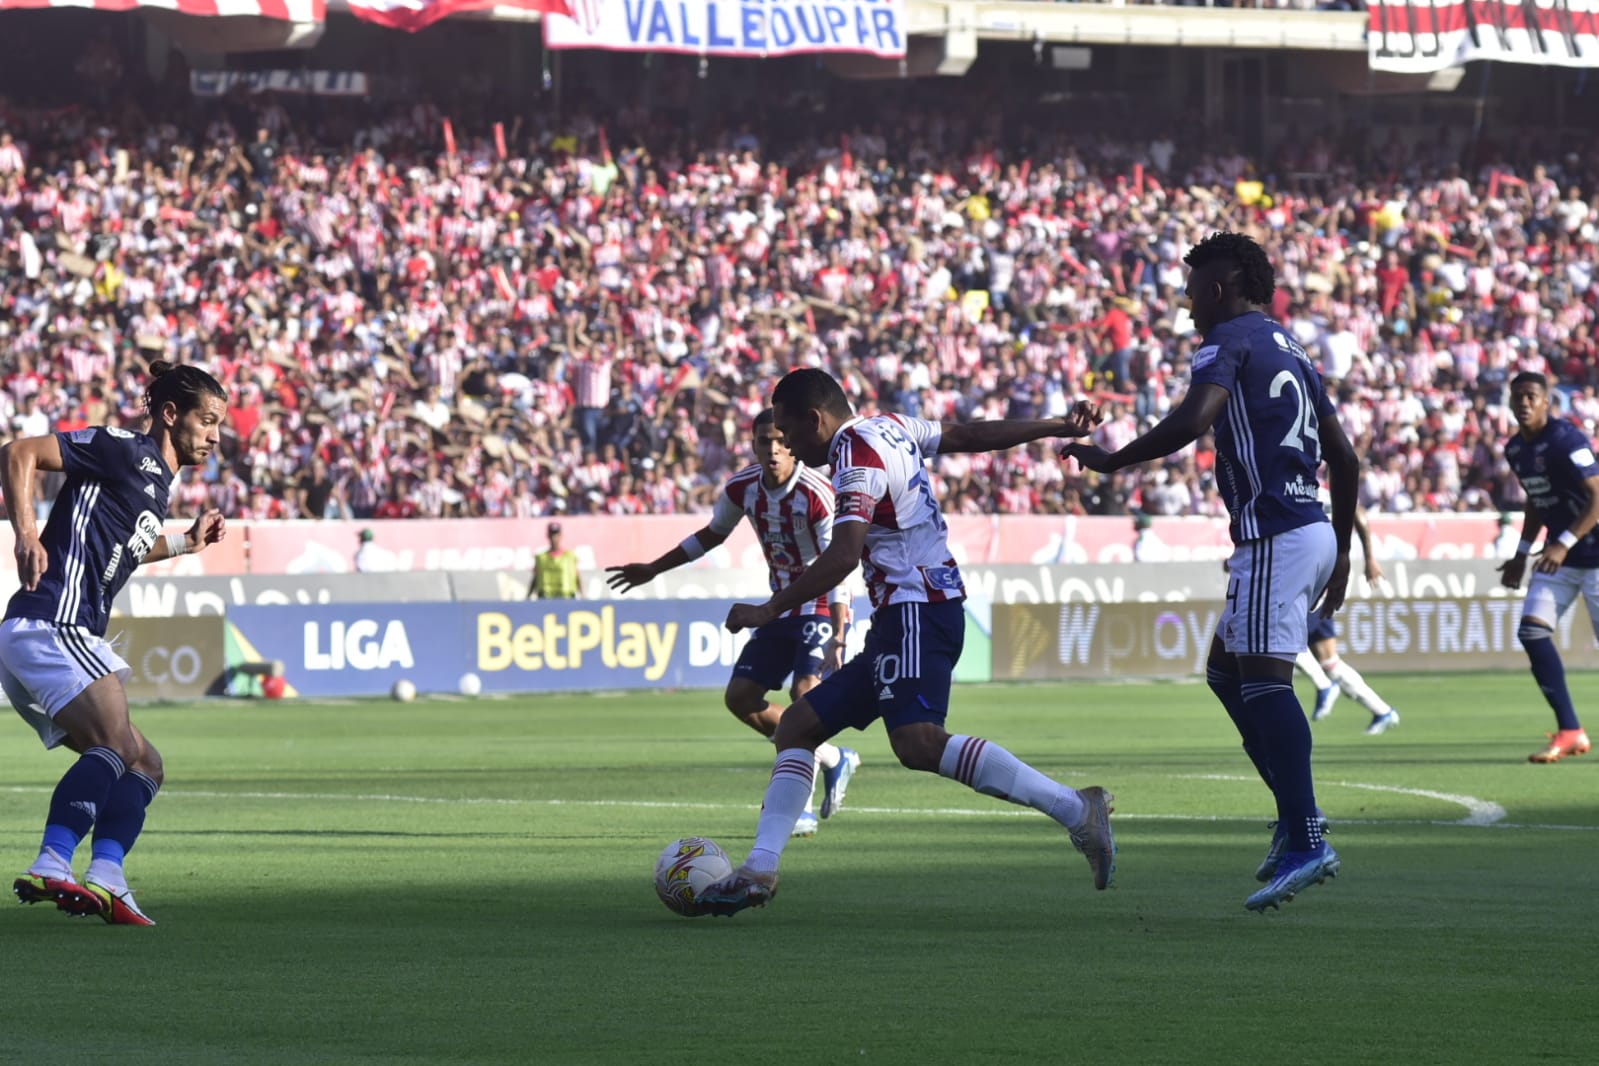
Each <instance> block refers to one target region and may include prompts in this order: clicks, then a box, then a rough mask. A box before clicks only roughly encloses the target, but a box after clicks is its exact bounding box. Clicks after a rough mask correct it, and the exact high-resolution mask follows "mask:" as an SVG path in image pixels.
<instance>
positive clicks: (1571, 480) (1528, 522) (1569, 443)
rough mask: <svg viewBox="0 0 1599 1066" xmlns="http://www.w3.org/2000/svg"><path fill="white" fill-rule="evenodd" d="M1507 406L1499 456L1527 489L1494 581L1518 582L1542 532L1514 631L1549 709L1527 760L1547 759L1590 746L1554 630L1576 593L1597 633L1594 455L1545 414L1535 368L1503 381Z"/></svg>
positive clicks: (1545, 390) (1598, 512)
mask: <svg viewBox="0 0 1599 1066" xmlns="http://www.w3.org/2000/svg"><path fill="white" fill-rule="evenodd" d="M1510 412H1511V414H1513V415H1514V416H1515V418H1516V423H1517V425H1518V426H1519V427H1520V428H1519V430H1518V431H1517V433H1516V435H1515V436H1514V437H1511V438H1510V440H1509V441H1507V442H1506V443H1505V461H1506V462H1508V463H1509V464H1510V469H1511V472H1512V473H1514V474H1515V475H1516V480H1517V481H1519V482H1521V487H1522V488H1523V489H1524V490H1525V491H1526V493H1527V511H1526V516H1525V517H1524V518H1523V519H1522V524H1521V544H1520V546H1519V547H1517V549H1516V554H1515V555H1514V556H1513V557H1512V558H1511V559H1510V560H1509V561H1507V562H1506V563H1505V564H1504V565H1503V566H1501V567H1500V568H1499V570H1500V572H1501V574H1502V575H1503V576H1502V577H1501V578H1500V583H1501V584H1502V585H1504V586H1505V587H1506V588H1511V589H1514V588H1520V587H1521V579H1522V576H1523V575H1524V574H1525V573H1526V571H1527V555H1528V553H1529V552H1531V551H1532V548H1533V544H1534V542H1536V541H1537V539H1538V534H1539V533H1543V534H1544V542H1543V551H1542V552H1541V553H1539V555H1538V561H1537V562H1536V563H1534V564H1533V566H1532V580H1531V581H1530V582H1529V583H1528V585H1527V598H1526V600H1525V601H1524V602H1523V603H1522V607H1521V625H1520V627H1519V628H1518V629H1517V630H1516V636H1517V637H1518V638H1519V639H1520V640H1521V646H1522V648H1524V649H1525V650H1526V652H1527V660H1528V662H1529V663H1530V664H1531V665H1532V677H1533V680H1534V681H1536V682H1538V688H1539V689H1540V690H1541V691H1542V692H1543V696H1544V699H1545V700H1547V701H1548V703H1549V707H1550V709H1551V710H1553V711H1554V712H1555V732H1553V733H1550V734H1549V743H1548V744H1546V745H1545V746H1544V747H1542V748H1540V749H1538V750H1537V751H1535V752H1533V753H1532V754H1531V755H1529V756H1527V760H1528V761H1529V762H1535V763H1552V762H1559V761H1560V760H1561V759H1564V758H1567V757H1568V756H1572V755H1583V754H1586V753H1587V752H1588V750H1589V748H1590V747H1591V746H1592V745H1590V744H1589V742H1588V734H1587V733H1586V732H1585V731H1584V730H1583V728H1582V721H1581V720H1580V719H1579V718H1578V717H1577V708H1576V705H1575V704H1573V703H1572V702H1571V690H1570V689H1569V688H1567V687H1566V667H1565V664H1564V663H1562V662H1561V661H1560V649H1559V648H1557V647H1555V641H1554V635H1555V632H1554V630H1555V623H1556V622H1558V621H1560V616H1561V615H1563V614H1565V613H1566V612H1567V611H1569V610H1570V609H1571V605H1572V604H1573V603H1576V602H1577V597H1579V596H1580V597H1582V601H1583V604H1584V605H1585V606H1586V607H1587V608H1588V618H1589V620H1590V621H1591V622H1592V623H1593V626H1594V631H1595V632H1599V460H1596V459H1595V458H1594V452H1593V442H1592V441H1590V440H1589V439H1588V434H1586V433H1584V432H1583V431H1582V430H1581V429H1580V428H1579V427H1578V426H1577V425H1576V424H1575V423H1573V422H1568V421H1566V420H1565V419H1563V418H1550V417H1549V380H1548V379H1547V378H1545V377H1544V376H1543V375H1542V374H1535V373H1521V374H1517V375H1516V376H1515V377H1513V378H1511V379H1510Z"/></svg>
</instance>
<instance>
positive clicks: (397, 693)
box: [389, 677, 416, 703]
mask: <svg viewBox="0 0 1599 1066" xmlns="http://www.w3.org/2000/svg"><path fill="white" fill-rule="evenodd" d="M389 695H390V696H393V697H394V698H395V699H397V700H399V701H400V702H401V703H410V702H411V701H412V700H414V699H416V686H415V685H413V684H411V682H409V681H407V680H406V679H405V678H403V677H402V678H400V680H398V681H396V682H395V683H394V687H393V688H391V689H389Z"/></svg>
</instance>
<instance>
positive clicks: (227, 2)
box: [0, 0, 327, 22]
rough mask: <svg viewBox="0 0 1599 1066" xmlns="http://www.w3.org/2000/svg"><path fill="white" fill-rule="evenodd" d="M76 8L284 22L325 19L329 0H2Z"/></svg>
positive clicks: (3, 5)
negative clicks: (264, 19)
mask: <svg viewBox="0 0 1599 1066" xmlns="http://www.w3.org/2000/svg"><path fill="white" fill-rule="evenodd" d="M42 7H73V8H85V7H86V8H92V9H93V10H95V11H139V10H146V9H147V10H150V11H161V12H164V11H176V12H177V13H179V14H182V15H198V16H201V17H207V18H218V17H223V16H226V17H230V18H266V19H277V20H280V21H284V22H321V21H323V20H324V19H325V18H326V13H327V5H326V2H325V0H0V11H4V10H6V9H7V8H42Z"/></svg>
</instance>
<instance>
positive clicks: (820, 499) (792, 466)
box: [607, 408, 861, 836]
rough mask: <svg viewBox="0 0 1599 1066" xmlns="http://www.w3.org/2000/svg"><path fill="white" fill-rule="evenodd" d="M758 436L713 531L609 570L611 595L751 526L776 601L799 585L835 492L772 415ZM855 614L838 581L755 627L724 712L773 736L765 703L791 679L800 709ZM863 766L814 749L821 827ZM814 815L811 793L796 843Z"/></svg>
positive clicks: (839, 752)
mask: <svg viewBox="0 0 1599 1066" xmlns="http://www.w3.org/2000/svg"><path fill="white" fill-rule="evenodd" d="M753 433H754V438H755V460H756V461H755V463H754V464H752V465H750V466H747V467H745V468H744V469H742V470H740V471H739V472H738V473H736V474H734V475H733V476H732V477H731V478H729V479H728V481H727V484H726V485H724V486H723V487H722V491H721V492H720V493H718V494H717V496H716V506H715V510H714V511H713V512H712V514H711V520H710V522H709V523H708V524H707V525H706V526H705V527H704V528H703V529H700V530H698V531H696V532H695V533H694V535H693V536H691V537H689V538H688V539H686V540H684V541H683V543H682V544H679V545H678V546H677V547H675V548H673V549H672V550H671V551H668V552H667V553H666V554H664V555H662V556H661V557H660V558H658V559H656V560H655V561H654V562H650V563H629V564H627V565H626V566H612V567H608V568H607V570H608V571H609V573H610V574H611V577H610V579H609V581H610V585H611V587H612V588H614V589H616V590H617V591H618V592H627V591H629V590H630V589H634V588H637V587H638V586H640V585H644V584H647V583H649V582H650V581H652V580H654V579H655V578H656V577H657V576H659V575H661V574H664V573H666V571H668V570H675V569H676V568H677V567H679V566H682V565H684V564H685V563H689V562H692V561H693V560H695V559H698V558H699V557H700V556H702V555H704V554H705V553H706V552H708V551H710V550H711V549H712V548H715V547H716V546H717V545H719V544H721V543H722V542H723V541H725V540H726V539H727V538H728V537H729V536H731V535H732V533H733V530H735V529H737V528H738V524H739V522H741V521H743V520H745V519H748V520H749V523H750V526H751V527H753V528H754V530H755V535H756V537H757V538H758V539H759V540H760V544H761V552H762V553H763V554H764V555H765V556H766V566H767V570H768V572H769V574H770V581H771V588H772V591H773V592H778V591H780V590H781V589H784V588H787V587H788V586H789V585H791V584H793V583H794V580H795V578H797V577H798V576H799V575H800V574H802V573H803V572H804V571H805V568H806V567H807V566H809V565H810V564H811V563H813V562H815V561H816V558H817V556H819V555H821V554H822V552H824V551H826V550H827V546H828V544H829V543H830V542H831V540H832V535H833V487H832V485H830V484H828V481H827V478H825V477H823V476H822V475H821V474H818V473H817V472H816V471H815V470H813V469H811V468H810V467H808V466H806V465H805V464H804V463H801V462H798V461H797V460H796V459H795V458H794V453H793V452H791V451H789V449H788V447H787V445H785V444H784V443H783V434H782V433H780V432H778V430H777V427H776V426H775V425H773V423H772V410H771V408H767V409H766V410H764V411H762V412H761V413H760V414H758V415H756V416H755V424H754V429H753ZM849 610H850V607H849V593H848V591H847V587H846V582H844V581H840V582H839V583H838V584H837V585H835V586H833V587H832V588H831V589H824V590H822V592H821V593H819V594H817V595H815V596H812V597H811V598H809V599H807V600H805V601H804V602H799V603H796V604H795V605H794V606H793V607H792V608H791V609H789V610H787V611H785V612H784V613H783V614H782V615H781V616H779V617H775V618H773V619H772V620H771V621H770V622H768V623H767V624H765V625H763V626H761V627H760V628H758V629H757V630H756V631H755V633H754V635H753V636H752V637H751V638H750V641H749V643H748V644H746V645H744V650H743V651H742V652H740V653H739V657H738V662H737V663H736V664H735V665H734V667H733V677H732V679H731V680H730V681H728V683H727V692H726V694H725V695H724V697H723V699H724V700H725V702H726V704H727V709H728V710H730V711H732V712H733V714H734V715H736V716H737V717H738V718H739V719H740V720H742V721H743V722H744V723H745V724H746V725H748V726H749V727H750V728H751V729H754V730H755V731H756V732H758V733H760V734H761V735H762V736H765V737H768V738H770V737H771V736H772V735H773V734H775V733H776V732H777V723H778V719H780V718H781V717H782V715H783V708H782V707H779V706H776V705H775V704H772V703H770V702H768V701H767V699H766V694H767V693H768V692H771V691H773V690H774V689H780V688H782V687H783V680H784V679H785V678H787V677H789V676H790V675H791V674H792V675H793V684H792V685H790V686H789V699H790V701H791V702H792V701H794V700H798V699H799V698H800V697H802V696H804V695H805V693H807V692H809V691H810V690H811V689H812V688H814V687H815V686H816V683H817V682H818V681H820V680H821V678H822V674H823V673H824V672H826V671H827V670H829V669H833V668H835V667H836V666H837V665H838V664H839V662H840V660H841V659H842V658H843V649H844V638H845V630H846V627H847V626H848V625H849ZM860 764H861V757H860V755H859V754H857V753H856V752H855V751H854V750H852V749H850V748H840V747H838V746H837V745H834V744H820V745H818V746H817V748H816V765H817V767H820V769H821V771H822V817H823V818H831V817H832V816H833V815H834V814H836V813H837V812H838V810H839V808H840V807H842V806H843V804H844V795H845V792H846V790H847V789H848V787H849V782H850V778H851V777H852V776H854V773H855V770H856V768H857V767H859V766H860ZM811 807H812V805H811V796H810V793H809V792H807V793H806V794H805V809H804V812H803V813H802V814H801V815H800V817H799V820H798V821H796V822H795V823H794V831H793V835H794V836H814V835H815V834H816V830H817V825H818V822H817V818H816V814H815V812H814V811H813V810H812V809H811Z"/></svg>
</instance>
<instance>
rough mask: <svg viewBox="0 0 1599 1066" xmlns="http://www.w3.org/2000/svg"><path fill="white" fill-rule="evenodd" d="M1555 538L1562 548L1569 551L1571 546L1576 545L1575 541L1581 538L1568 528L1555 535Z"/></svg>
mask: <svg viewBox="0 0 1599 1066" xmlns="http://www.w3.org/2000/svg"><path fill="white" fill-rule="evenodd" d="M1555 539H1556V540H1558V541H1559V542H1560V546H1561V547H1562V548H1565V549H1566V550H1567V551H1570V550H1571V549H1572V548H1575V547H1576V546H1577V541H1579V540H1581V539H1582V538H1581V537H1579V536H1577V534H1575V533H1573V532H1572V531H1571V530H1569V529H1568V530H1566V531H1565V532H1564V533H1562V534H1560V536H1558V537H1556V538H1555Z"/></svg>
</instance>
